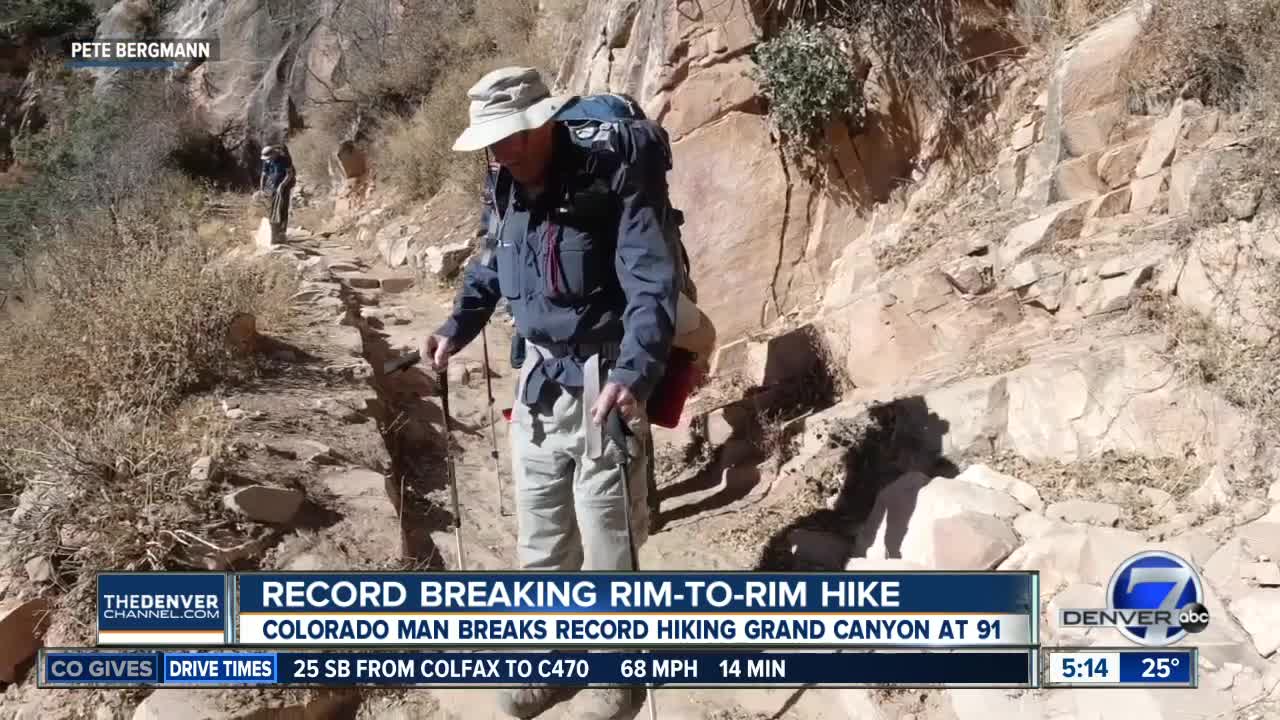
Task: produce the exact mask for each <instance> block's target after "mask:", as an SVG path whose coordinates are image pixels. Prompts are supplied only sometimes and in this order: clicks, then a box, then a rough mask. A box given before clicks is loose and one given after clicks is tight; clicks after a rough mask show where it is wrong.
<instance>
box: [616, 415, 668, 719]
mask: <svg viewBox="0 0 1280 720" xmlns="http://www.w3.org/2000/svg"><path fill="white" fill-rule="evenodd" d="M605 424H606V432H608V434H609V438H610V439H611V440H613V441H614V442H615V443H617V445H618V450H620V451H621V452H622V517H623V520H624V521H625V522H626V525H627V551H628V553H629V554H630V557H631V570H632V572H639V570H640V559H639V557H637V555H636V543H635V539H634V537H635V536H634V535H632V534H631V456H630V454H628V452H627V435H629V434H631V433H630V431H629V430H627V424H626V423H625V422H623V420H622V413H621V412H620V411H619V410H618V408H617V406H615V407H614V408H613V409H612V410H610V411H609V417H608V419H607V420H606V421H605ZM643 652H644V653H645V654H646V655H647V654H648V651H647V650H645V651H643ZM644 689H645V694H646V695H647V696H648V700H649V720H658V699H657V696H656V695H655V693H654V689H653V685H651V684H645V686H644Z"/></svg>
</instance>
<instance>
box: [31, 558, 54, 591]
mask: <svg viewBox="0 0 1280 720" xmlns="http://www.w3.org/2000/svg"><path fill="white" fill-rule="evenodd" d="M24 569H25V570H26V571H27V579H28V580H30V581H31V582H33V583H35V584H37V585H43V584H44V583H48V582H53V579H54V576H55V573H54V570H53V563H52V562H50V561H49V558H47V557H45V556H43V555H37V556H35V557H33V558H31V559H29V560H27V562H26V565H25V566H24Z"/></svg>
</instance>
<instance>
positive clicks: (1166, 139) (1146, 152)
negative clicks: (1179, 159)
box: [1134, 102, 1183, 178]
mask: <svg viewBox="0 0 1280 720" xmlns="http://www.w3.org/2000/svg"><path fill="white" fill-rule="evenodd" d="M1182 107H1183V106H1182V103H1181V102H1178V103H1176V104H1175V105H1174V106H1173V110H1172V111H1170V113H1169V114H1168V115H1167V116H1166V117H1165V118H1164V119H1162V120H1160V121H1159V122H1157V123H1156V124H1155V126H1154V127H1152V128H1151V136H1150V137H1149V138H1147V145H1146V147H1145V148H1144V149H1143V151H1142V157H1141V158H1140V159H1139V160H1138V166H1137V167H1136V168H1135V169H1134V172H1135V173H1136V174H1137V176H1138V177H1140V178H1145V177H1151V176H1152V175H1155V174H1156V173H1158V172H1160V171H1161V170H1163V169H1164V168H1166V167H1168V166H1169V163H1171V162H1172V161H1173V154H1174V151H1175V150H1177V148H1178V133H1179V132H1181V130H1182Z"/></svg>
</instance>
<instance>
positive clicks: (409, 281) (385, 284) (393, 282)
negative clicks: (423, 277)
mask: <svg viewBox="0 0 1280 720" xmlns="http://www.w3.org/2000/svg"><path fill="white" fill-rule="evenodd" d="M415 282H416V281H415V280H414V279H413V278H412V277H409V276H407V275H400V276H397V277H386V278H382V281H381V282H380V283H379V287H381V288H382V291H383V292H387V293H402V292H405V291H407V290H409V289H410V288H412V287H413V286H414V284H415Z"/></svg>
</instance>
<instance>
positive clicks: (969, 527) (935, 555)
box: [904, 512, 1018, 570]
mask: <svg viewBox="0 0 1280 720" xmlns="http://www.w3.org/2000/svg"><path fill="white" fill-rule="evenodd" d="M908 536H910V531H908ZM904 544H906V542H905V541H904ZM1017 546H1018V536H1017V535H1015V534H1014V533H1013V531H1012V530H1010V529H1009V526H1008V525H1007V524H1005V522H1004V521H1003V520H1000V519H999V518H995V517H992V516H990V515H984V514H981V513H976V512H963V513H960V514H959V515H954V516H952V517H946V518H942V519H940V520H938V521H937V522H935V523H934V526H933V551H932V553H931V555H932V557H931V558H925V559H927V560H930V562H927V563H925V564H926V565H927V566H928V567H931V568H936V569H938V570H990V569H991V568H993V567H995V566H996V565H998V564H1000V562H1001V561H1003V560H1004V559H1005V558H1007V557H1009V553H1012V552H1013V550H1014V548H1016V547H1017Z"/></svg>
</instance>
